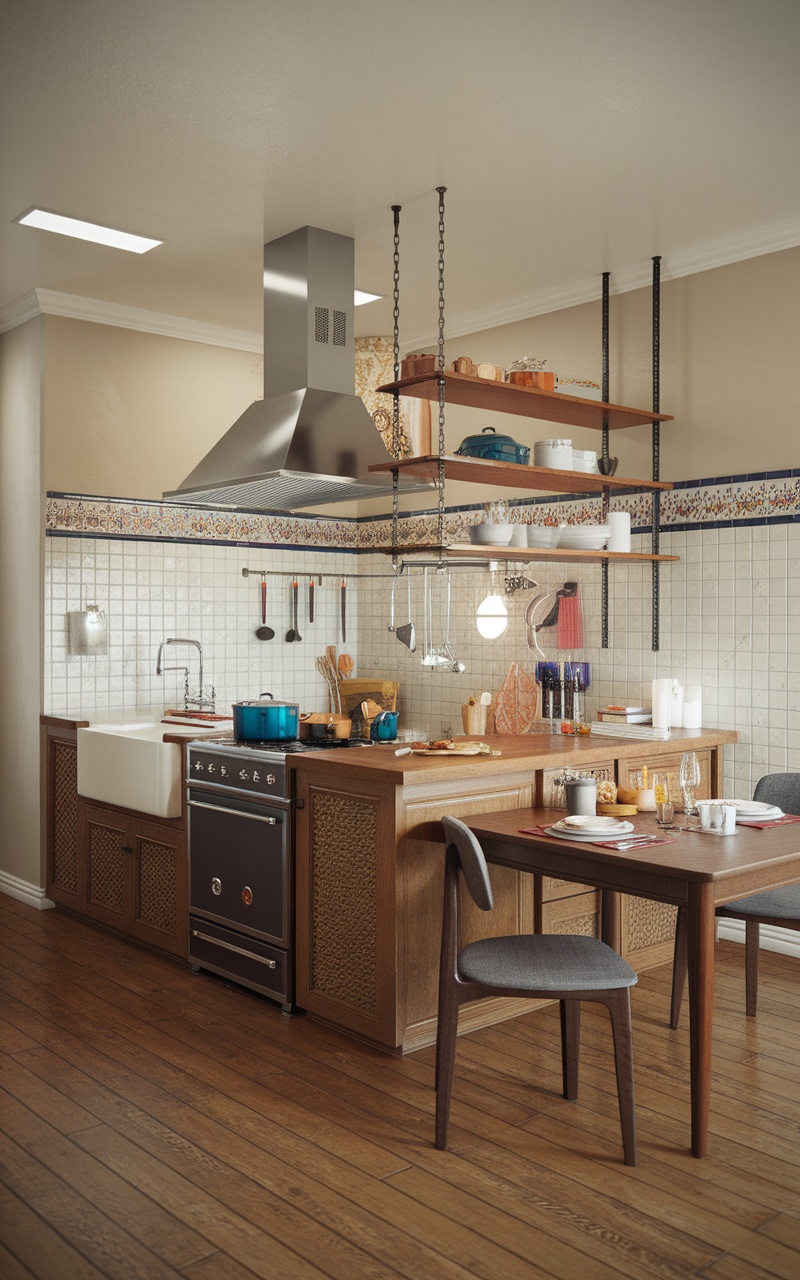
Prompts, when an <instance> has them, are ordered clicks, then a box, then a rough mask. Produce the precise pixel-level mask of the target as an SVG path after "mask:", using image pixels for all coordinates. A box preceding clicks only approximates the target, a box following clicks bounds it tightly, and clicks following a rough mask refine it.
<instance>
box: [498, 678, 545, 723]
mask: <svg viewBox="0 0 800 1280" xmlns="http://www.w3.org/2000/svg"><path fill="white" fill-rule="evenodd" d="M540 710H541V708H540V705H539V686H538V685H537V683H536V681H535V680H534V678H533V676H532V675H529V673H528V672H527V671H525V670H524V668H523V667H521V666H520V665H519V663H518V662H512V663H511V666H510V667H509V668H508V674H507V675H506V678H505V680H504V681H503V683H502V684H501V686H500V689H499V692H498V694H497V707H496V710H495V717H494V728H495V733H530V731H531V729H532V728H533V725H534V722H535V721H536V720H538V719H539V715H540Z"/></svg>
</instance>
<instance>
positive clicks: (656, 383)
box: [651, 255, 661, 653]
mask: <svg viewBox="0 0 800 1280" xmlns="http://www.w3.org/2000/svg"><path fill="white" fill-rule="evenodd" d="M660 403H661V257H660V255H658V256H656V257H654V258H653V413H659V412H660V409H659V405H660ZM660 471H661V428H660V425H659V423H658V421H657V420H656V421H654V422H653V479H654V480H659V479H660V478H661V477H660ZM651 501H652V510H653V516H652V544H651V545H652V552H653V555H658V554H659V546H660V543H661V498H660V494H659V491H658V489H654V490H653V494H652V498H651ZM652 573H653V617H652V622H653V653H658V650H659V648H660V630H661V628H660V621H661V619H660V599H659V585H660V584H659V564H658V561H657V560H654V561H653V569H652Z"/></svg>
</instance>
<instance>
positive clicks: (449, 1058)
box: [436, 817, 637, 1165]
mask: <svg viewBox="0 0 800 1280" xmlns="http://www.w3.org/2000/svg"><path fill="white" fill-rule="evenodd" d="M442 826H443V827H444V831H445V838H446V840H447V854H446V865H445V888H444V913H443V920H442V952H441V964H440V970H439V1026H438V1033H437V1038H436V1146H437V1147H438V1148H439V1150H441V1151H444V1150H445V1148H446V1146H447V1129H448V1121H449V1117H450V1095H451V1092H452V1086H453V1072H454V1067H455V1053H456V1037H457V1034H458V1010H459V1008H460V1006H461V1005H462V1004H465V1003H466V1002H467V1001H470V1000H480V999H484V998H486V997H489V996H494V997H497V996H512V997H519V996H530V997H531V998H532V999H549V1000H559V1001H560V1003H561V1051H562V1074H563V1092H564V1097H565V1098H568V1099H574V1098H576V1097H577V1095H578V1052H579V1045H580V1002H581V1001H582V1000H595V1001H597V1002H599V1003H600V1004H604V1005H606V1006H607V1008H608V1011H609V1013H610V1015H611V1026H612V1030H613V1037H614V1059H615V1065H616V1074H617V1094H618V1098H619V1113H620V1121H621V1125H622V1145H623V1150H624V1153H625V1163H626V1164H631V1165H632V1164H635V1163H636V1122H635V1115H634V1102H633V1047H632V1040H631V1006H630V988H631V987H632V986H633V985H634V984H635V983H636V981H637V977H636V974H635V973H634V971H633V969H632V968H631V967H630V965H629V964H628V963H627V962H626V961H625V960H623V959H622V957H621V956H619V955H617V953H616V951H613V950H612V949H611V947H608V946H606V944H605V943H604V942H600V941H599V939H597V938H586V937H582V936H580V935H569V934H524V935H519V936H517V935H514V936H511V937H503V938H485V939H481V940H480V941H478V942H472V943H469V944H468V945H467V946H465V947H464V948H463V950H461V951H460V952H459V921H458V886H459V869H460V871H461V873H462V874H463V878H464V881H465V882H466V885H467V888H468V890H469V892H470V894H471V896H472V898H473V899H474V901H475V903H476V904H477V906H478V907H480V909H481V910H482V911H490V910H491V909H492V907H493V905H494V898H493V895H492V886H491V882H490V880H489V872H488V869H487V866H486V859H485V858H484V855H483V850H482V849H481V846H480V843H479V841H478V840H477V838H476V837H475V835H474V834H473V833H472V831H470V829H469V827H468V826H466V825H465V824H464V823H463V822H461V821H459V819H458V818H451V817H445V818H442Z"/></svg>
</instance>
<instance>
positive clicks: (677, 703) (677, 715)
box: [670, 680, 683, 729]
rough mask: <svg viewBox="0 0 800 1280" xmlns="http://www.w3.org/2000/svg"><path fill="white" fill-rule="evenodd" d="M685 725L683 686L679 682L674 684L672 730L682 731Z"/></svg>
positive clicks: (671, 716)
mask: <svg viewBox="0 0 800 1280" xmlns="http://www.w3.org/2000/svg"><path fill="white" fill-rule="evenodd" d="M682 725H683V685H682V684H678V681H677V680H673V682H672V708H671V710H670V728H672V729H680V728H681V726H682Z"/></svg>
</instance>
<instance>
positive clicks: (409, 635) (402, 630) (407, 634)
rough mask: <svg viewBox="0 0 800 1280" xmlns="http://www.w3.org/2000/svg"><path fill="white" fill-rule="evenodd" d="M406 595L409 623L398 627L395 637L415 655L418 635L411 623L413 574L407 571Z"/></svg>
mask: <svg viewBox="0 0 800 1280" xmlns="http://www.w3.org/2000/svg"><path fill="white" fill-rule="evenodd" d="M406 594H407V596H408V622H406V623H404V624H403V626H402V627H398V628H397V630H396V631H395V635H396V636H397V639H398V640H399V641H400V643H401V644H404V645H405V646H406V648H407V649H408V651H409V653H414V652H415V650H416V647H417V633H416V631H415V630H414V623H413V622H412V621H411V574H410V572H409V570H408V569H406Z"/></svg>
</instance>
